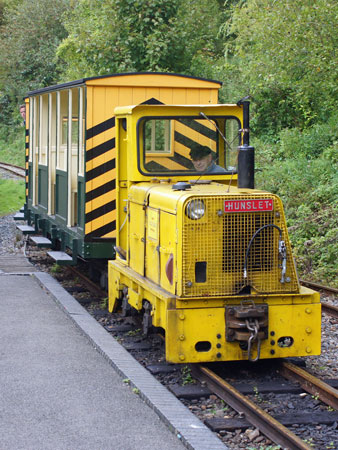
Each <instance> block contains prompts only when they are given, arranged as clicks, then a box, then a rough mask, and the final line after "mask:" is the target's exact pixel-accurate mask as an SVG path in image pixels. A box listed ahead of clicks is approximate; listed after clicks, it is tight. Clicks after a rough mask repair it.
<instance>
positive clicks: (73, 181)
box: [67, 88, 82, 227]
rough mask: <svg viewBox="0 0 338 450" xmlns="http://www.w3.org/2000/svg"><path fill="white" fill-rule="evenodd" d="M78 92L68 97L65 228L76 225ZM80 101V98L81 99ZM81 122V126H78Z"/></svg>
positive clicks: (73, 91)
mask: <svg viewBox="0 0 338 450" xmlns="http://www.w3.org/2000/svg"><path fill="white" fill-rule="evenodd" d="M79 99H80V90H79V88H75V89H70V90H69V97H68V108H69V112H68V182H67V184H68V189H67V190H68V204H67V226H68V227H75V226H77V224H78V210H77V205H78V165H79V161H78V156H79V133H80V129H81V128H82V120H81V118H80V117H79V116H80V107H79V103H80V102H79ZM81 100H82V98H81ZM80 122H81V126H80Z"/></svg>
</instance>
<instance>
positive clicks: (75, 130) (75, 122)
mask: <svg viewBox="0 0 338 450" xmlns="http://www.w3.org/2000/svg"><path fill="white" fill-rule="evenodd" d="M78 139H79V119H78V118H77V117H72V145H73V146H76V147H77V142H78ZM67 141H68V117H67V116H64V117H62V140H61V144H62V145H67Z"/></svg>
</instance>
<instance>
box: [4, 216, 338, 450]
mask: <svg viewBox="0 0 338 450" xmlns="http://www.w3.org/2000/svg"><path fill="white" fill-rule="evenodd" d="M24 249H25V239H24V238H23V237H22V235H21V233H20V232H18V231H17V230H16V226H15V222H14V220H13V215H9V216H5V217H1V218H0V255H5V254H11V255H13V254H16V253H20V252H24ZM80 291H81V290H80ZM79 295H80V297H81V292H79ZM83 296H84V297H86V294H85V293H84V294H83ZM322 299H323V300H325V301H327V302H331V303H334V304H338V300H337V299H336V298H335V297H334V296H330V297H327V296H322ZM84 300H85V299H84ZM83 303H85V301H84V302H83ZM98 307H100V306H99V305H98ZM98 320H99V321H100V322H102V325H103V326H105V327H106V329H107V330H108V331H109V326H110V325H109V324H110V323H111V322H110V321H109V320H108V321H107V320H106V319H104V318H102V319H98ZM337 325H338V320H337V319H333V318H330V317H329V316H326V315H325V316H323V321H322V354H321V355H320V356H312V357H307V358H305V361H306V367H307V369H308V370H309V371H310V372H312V373H313V374H314V375H316V376H318V377H320V378H322V379H326V378H338V369H337V363H336V353H337V349H338V327H337ZM132 334H133V333H131V332H130V334H129V337H131V336H132ZM118 339H119V338H118ZM120 340H121V341H123V340H126V341H128V335H125V337H124V338H122V339H120ZM140 342H142V339H140ZM121 343H123V342H121ZM150 353H152V357H155V359H156V360H157V362H158V361H161V356H160V355H161V343H160V342H157V341H156V337H155V341H154V342H153V343H152V351H151V352H150ZM148 355H149V353H148ZM143 358H144V360H142V359H141V361H140V362H141V363H142V364H143V365H145V366H146V365H148V364H151V363H152V361H150V360H148V356H146V353H145V356H144V357H143ZM182 372H183V371H182ZM182 372H181V371H180V372H179V373H174V374H172V375H170V376H169V377H171V378H169V384H174V383H177V382H178V383H181V384H184V383H183V381H184V377H185V378H187V374H184V373H182ZM262 401H264V402H271V399H270V398H267V399H265V398H263V399H262ZM307 401H308V402H311V396H309V395H308V396H307ZM184 403H186V405H187V407H188V408H189V409H190V410H191V411H193V412H195V413H196V414H197V415H198V416H199V417H200V418H201V420H203V419H206V418H208V417H209V416H210V417H226V416H227V415H228V414H229V415H231V416H232V415H233V414H236V413H235V412H233V411H232V410H231V408H230V409H229V408H228V407H226V405H224V402H222V400H220V399H218V398H217V397H216V396H210V397H209V398H205V399H202V400H201V401H195V400H192V401H190V402H184ZM304 406H305V405H304ZM293 408H294V406H293V401H292V400H290V399H289V400H287V401H286V410H289V409H293ZM296 408H297V407H296ZM297 409H298V408H297ZM292 430H293V431H294V432H296V433H297V434H298V432H301V434H302V435H304V434H305V436H306V439H307V441H308V443H309V445H310V446H311V447H312V448H314V449H317V450H322V449H338V446H337V445H336V438H335V436H336V432H337V424H334V425H333V426H331V427H327V426H321V425H318V426H315V430H314V427H313V426H309V427H308V428H307V427H306V426H297V425H295V426H294V428H292ZM314 433H315V435H316V439H314V440H312V436H313V435H314ZM219 437H220V438H221V439H222V440H223V441H224V442H225V443H226V445H228V446H229V448H231V449H236V450H237V449H246V450H248V449H252V450H264V449H266V450H275V449H277V448H278V447H277V446H274V445H273V444H272V443H271V442H269V441H268V440H267V439H266V438H265V437H264V436H262V435H261V434H260V433H259V431H258V430H255V429H253V428H250V429H248V430H246V431H241V430H236V431H235V432H220V433H219Z"/></svg>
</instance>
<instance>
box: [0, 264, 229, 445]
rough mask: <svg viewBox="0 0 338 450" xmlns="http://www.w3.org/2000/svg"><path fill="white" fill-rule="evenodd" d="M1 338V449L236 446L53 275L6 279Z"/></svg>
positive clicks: (0, 280) (0, 303) (1, 288)
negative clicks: (158, 377)
mask: <svg viewBox="0 0 338 450" xmlns="http://www.w3.org/2000/svg"><path fill="white" fill-rule="evenodd" d="M60 307H61V309H60ZM62 309H63V311H62ZM64 312H66V314H65V313H64ZM0 339H1V346H0V398H1V402H0V450H40V449H41V450H49V449H53V450H59V449H66V450H78V449H81V450H82V449H84V450H85V449H88V450H106V449H107V450H142V449H147V450H148V449H156V450H182V449H183V448H185V447H186V448H190V449H196V450H222V449H223V450H225V449H226V448H227V447H226V446H224V445H223V444H222V442H221V441H220V440H219V439H217V438H216V437H215V436H214V435H213V434H212V433H211V432H210V430H208V429H207V428H206V427H205V426H204V425H203V424H202V423H201V422H200V421H199V420H198V419H196V417H195V416H193V415H192V414H191V413H190V412H189V411H188V410H187V409H186V408H184V406H183V405H182V404H181V403H180V402H179V401H178V400H177V399H176V398H175V397H173V395H172V394H170V393H169V391H167V389H166V388H164V387H163V386H161V385H160V384H159V383H158V382H157V381H156V380H154V379H153V378H152V377H151V375H150V374H149V373H148V372H147V371H146V370H145V369H144V368H143V367H142V366H141V365H139V364H138V363H137V362H136V361H135V360H134V359H133V358H132V357H131V356H130V355H129V353H128V352H127V351H126V350H125V349H124V348H123V347H121V346H120V344H118V342H117V341H116V340H114V339H113V338H112V337H111V336H110V335H109V333H108V332H107V331H106V330H104V329H103V327H101V326H100V325H99V324H98V323H97V322H96V321H95V320H94V319H93V318H92V317H91V316H90V315H89V314H88V313H87V311H86V310H85V309H84V308H82V306H81V305H79V304H78V303H77V302H76V301H75V300H74V298H73V297H72V296H71V295H70V294H68V293H67V292H66V291H65V290H64V289H63V288H62V287H61V286H60V285H59V284H58V283H57V282H56V281H55V280H54V279H53V278H52V277H51V276H50V275H48V274H46V273H41V272H36V273H30V274H24V275H18V274H17V273H16V274H5V273H2V274H1V273H0ZM114 369H115V370H114ZM125 378H128V383H125Z"/></svg>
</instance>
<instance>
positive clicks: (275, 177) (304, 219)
mask: <svg viewBox="0 0 338 450" xmlns="http://www.w3.org/2000/svg"><path fill="white" fill-rule="evenodd" d="M312 132H313V130H311V133H312ZM309 134H310V133H309ZM294 148H295V149H296V150H297V147H294ZM272 149H274V150H275V152H277V153H280V152H281V146H280V147H279V148H278V146H277V145H274V146H268V145H267V144H263V152H262V153H263V156H260V157H259V161H260V162H261V164H262V167H263V170H262V172H258V174H257V187H259V188H263V189H265V190H268V191H271V192H274V193H277V194H278V195H279V196H280V197H281V199H282V201H283V204H284V208H285V214H286V217H287V225H288V227H289V233H290V238H291V242H292V244H293V247H294V255H295V258H296V262H297V265H298V269H299V272H300V276H301V277H304V278H306V279H308V280H313V281H317V282H320V283H324V284H325V283H329V284H331V285H332V286H337V285H338V270H337V254H338V162H337V143H335V144H333V145H332V146H330V147H328V148H326V149H325V150H322V154H321V156H319V157H318V158H314V159H312V160H309V159H307V157H305V156H304V155H301V156H298V157H295V156H294V157H293V158H290V159H285V160H278V159H277V160H274V161H273V159H272V158H271V156H272V155H273V150H272ZM257 153H258V154H259V150H258V151H257ZM295 153H296V154H297V151H295ZM298 153H299V152H298Z"/></svg>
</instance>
